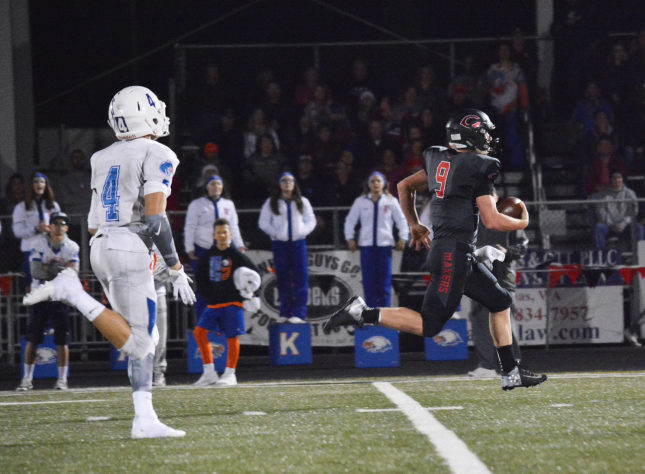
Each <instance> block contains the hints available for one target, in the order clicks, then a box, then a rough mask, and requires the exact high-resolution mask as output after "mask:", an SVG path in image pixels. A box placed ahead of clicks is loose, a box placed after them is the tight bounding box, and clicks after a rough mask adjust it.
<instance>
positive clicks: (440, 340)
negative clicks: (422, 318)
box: [425, 319, 468, 360]
mask: <svg viewBox="0 0 645 474" xmlns="http://www.w3.org/2000/svg"><path fill="white" fill-rule="evenodd" d="M425 346H426V360H463V359H468V330H467V328H466V320H465V319H450V320H449V321H448V322H447V323H446V325H445V326H444V327H443V329H442V330H441V331H439V334H437V335H436V336H434V337H426V338H425Z"/></svg>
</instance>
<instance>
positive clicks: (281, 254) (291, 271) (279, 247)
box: [258, 172, 316, 324]
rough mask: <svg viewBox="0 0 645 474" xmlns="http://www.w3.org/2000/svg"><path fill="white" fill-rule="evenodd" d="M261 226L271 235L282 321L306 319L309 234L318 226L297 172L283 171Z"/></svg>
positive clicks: (264, 206) (265, 206)
mask: <svg viewBox="0 0 645 474" xmlns="http://www.w3.org/2000/svg"><path fill="white" fill-rule="evenodd" d="M258 226H259V227H260V229H261V230H262V231H263V232H264V233H265V234H267V235H268V236H269V237H270V238H271V247H272V249H273V261H274V262H273V264H274V268H275V273H276V278H277V281H278V294H279V296H280V318H279V319H278V323H286V322H289V323H294V324H301V323H304V322H305V319H307V297H308V293H309V282H308V278H309V270H308V268H307V266H308V258H307V243H306V241H305V238H306V237H307V236H308V235H309V234H310V233H311V232H312V231H313V230H314V228H315V227H316V216H315V215H314V210H313V208H312V207H311V203H310V202H309V200H308V199H307V198H306V197H303V196H302V195H301V194H300V189H299V188H298V185H297V184H296V180H295V178H294V177H293V174H291V173H289V172H285V173H282V175H280V178H279V187H277V188H276V189H274V191H273V193H272V195H271V197H270V198H268V199H267V200H266V201H265V202H264V204H263V205H262V210H261V211H260V218H259V221H258Z"/></svg>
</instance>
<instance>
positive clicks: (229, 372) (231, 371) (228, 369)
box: [224, 367, 235, 375]
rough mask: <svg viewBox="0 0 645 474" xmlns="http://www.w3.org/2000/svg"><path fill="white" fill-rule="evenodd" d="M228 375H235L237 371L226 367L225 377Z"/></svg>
mask: <svg viewBox="0 0 645 474" xmlns="http://www.w3.org/2000/svg"><path fill="white" fill-rule="evenodd" d="M227 374H233V375H235V369H234V368H232V367H226V370H225V371H224V375H227Z"/></svg>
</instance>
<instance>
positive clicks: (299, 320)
mask: <svg viewBox="0 0 645 474" xmlns="http://www.w3.org/2000/svg"><path fill="white" fill-rule="evenodd" d="M287 321H289V323H291V324H305V322H306V321H305V320H304V319H302V318H299V317H298V316H291V317H290V318H289V319H287Z"/></svg>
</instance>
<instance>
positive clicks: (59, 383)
mask: <svg viewBox="0 0 645 474" xmlns="http://www.w3.org/2000/svg"><path fill="white" fill-rule="evenodd" d="M54 390H67V380H63V379H58V380H56V385H54Z"/></svg>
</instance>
